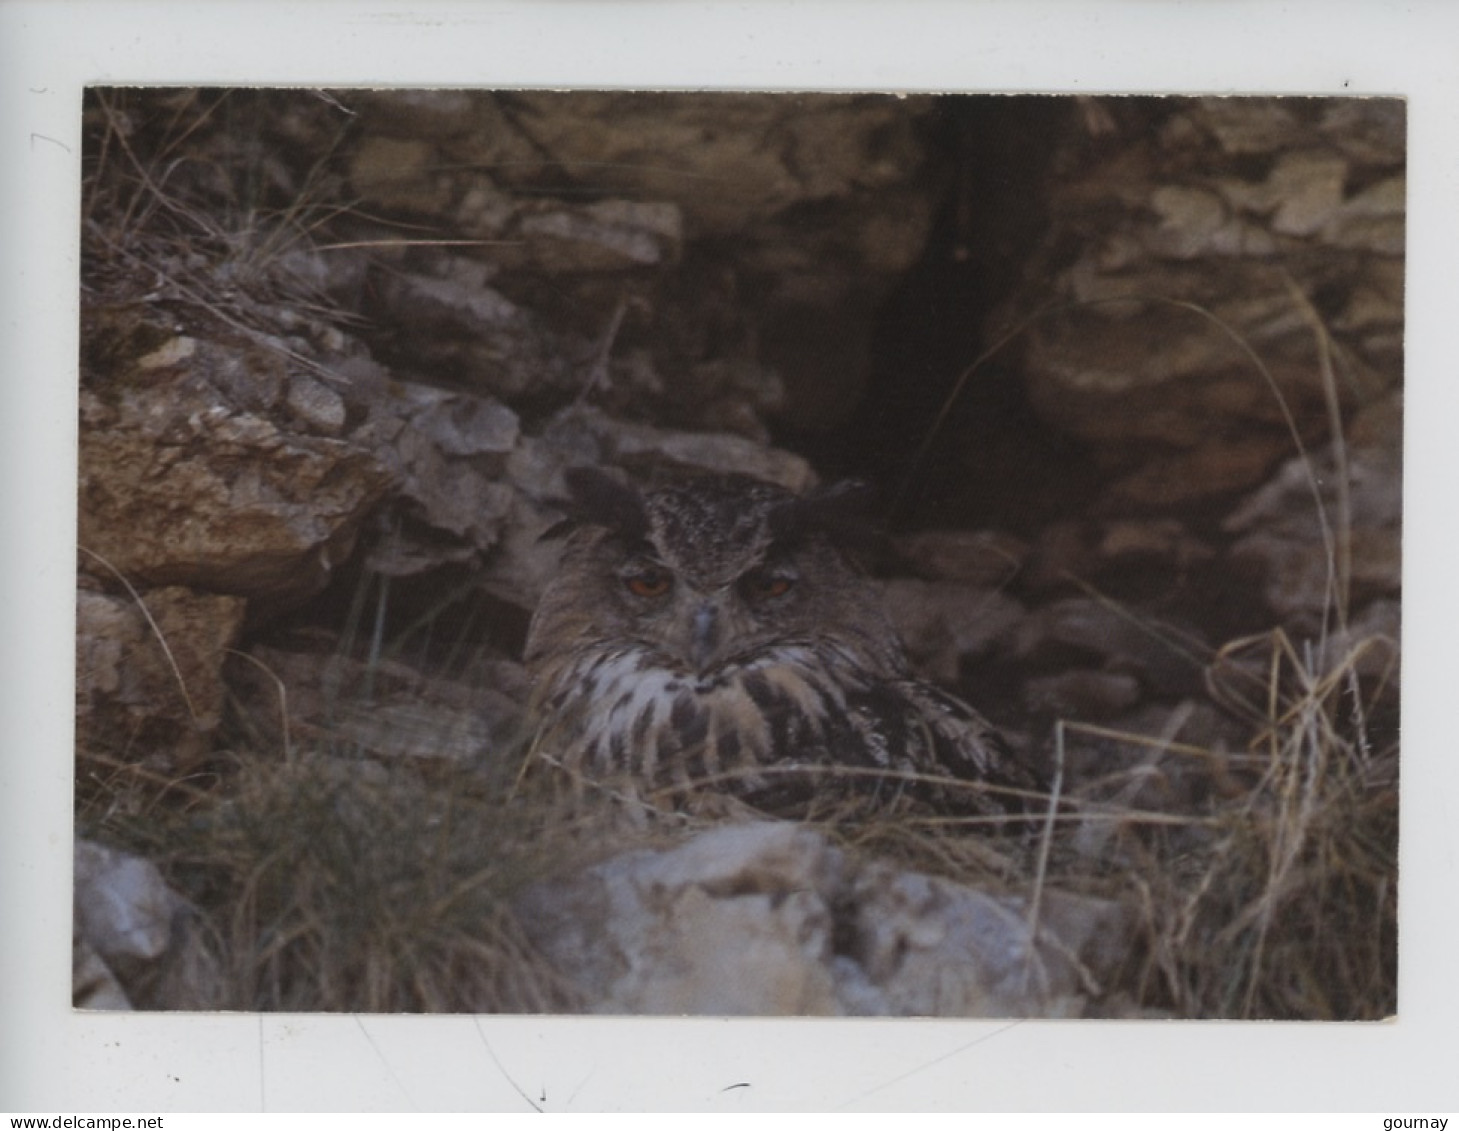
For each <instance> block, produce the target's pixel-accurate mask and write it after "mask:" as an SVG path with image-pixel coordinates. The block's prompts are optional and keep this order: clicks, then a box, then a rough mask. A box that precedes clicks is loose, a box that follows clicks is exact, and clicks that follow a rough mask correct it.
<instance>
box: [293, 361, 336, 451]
mask: <svg viewBox="0 0 1459 1131" xmlns="http://www.w3.org/2000/svg"><path fill="white" fill-rule="evenodd" d="M287 400H288V405H289V409H290V410H291V411H292V412H293V413H294V415H295V416H296V417H298V418H299V420H300V421H301V422H302V423H303V424H305V425H307V426H308V427H309V428H310V429H312V430H313V431H315V432H318V433H320V434H321V435H324V436H338V435H339V434H340V433H341V432H343V431H344V425H345V402H344V398H343V397H341V396H340V395H339V394H338V393H336V392H335V391H334V390H333V389H331V388H330V387H329V386H328V385H326V384H324V382H322V381H317V380H315V379H314V378H313V377H310V376H309V375H308V374H306V373H295V374H292V375H291V376H290V377H289V393H288V398H287Z"/></svg>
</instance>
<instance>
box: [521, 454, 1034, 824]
mask: <svg viewBox="0 0 1459 1131" xmlns="http://www.w3.org/2000/svg"><path fill="white" fill-rule="evenodd" d="M567 480H568V487H569V491H570V493H571V496H572V499H571V502H570V504H569V505H568V508H567V510H568V518H567V519H566V520H565V521H564V522H563V523H562V524H560V526H559V528H557V529H556V530H555V532H556V533H564V532H565V533H566V544H565V546H564V548H563V554H562V562H561V566H560V568H559V571H558V573H557V575H556V577H555V578H554V579H553V580H552V581H551V582H550V583H549V584H548V586H547V589H546V592H545V593H544V595H543V597H542V601H541V604H540V605H539V607H538V609H537V612H536V614H535V616H534V617H533V620H532V624H531V628H530V630H529V632H528V639H527V646H526V655H525V659H526V662H527V665H528V667H529V669H530V671H531V673H532V676H533V680H534V686H535V694H534V705H535V712H536V715H537V717H538V719H539V720H540V723H539V730H538V736H537V741H536V749H537V750H538V751H539V752H540V753H541V754H542V756H543V757H545V758H546V759H547V760H548V761H549V762H550V763H551V764H553V765H555V766H557V767H559V768H560V769H562V770H565V771H566V772H567V773H569V774H570V775H572V777H573V778H574V779H575V780H577V781H578V782H580V783H582V782H592V783H601V784H602V785H603V786H604V788H607V789H611V790H614V791H622V790H627V791H628V792H629V793H630V794H631V795H632V796H633V797H634V798H635V799H637V800H642V801H645V802H648V803H660V804H662V803H663V802H665V801H673V800H674V799H676V798H677V797H679V796H682V795H685V794H687V793H689V792H690V791H703V790H705V789H710V790H719V791H724V792H728V793H730V794H733V795H735V796H737V797H739V798H740V799H741V800H743V801H745V802H747V803H749V804H750V805H752V806H754V807H756V808H758V809H762V810H767V811H770V812H775V813H783V814H801V815H805V814H811V813H814V812H816V811H817V810H818V809H824V808H825V807H826V805H827V804H828V803H829V802H830V801H832V800H836V799H840V800H848V799H849V800H854V801H856V802H857V803H859V804H867V803H870V804H872V805H875V806H876V807H877V809H878V810H881V809H882V808H883V807H885V806H888V805H900V804H903V803H905V804H907V805H911V806H914V807H916V808H917V809H921V810H924V811H928V810H930V811H934V812H946V813H957V814H964V815H974V816H977V815H983V816H993V817H995V818H1000V819H1001V818H1003V817H1006V816H1007V815H1009V814H1022V813H1024V812H1026V811H1028V810H1029V809H1031V808H1033V807H1035V806H1036V802H1035V801H1034V799H1033V798H1032V797H1031V796H1030V795H1032V794H1035V793H1036V792H1037V790H1038V788H1039V782H1038V779H1037V778H1036V776H1035V775H1034V774H1033V773H1032V772H1030V771H1029V770H1028V769H1027V768H1025V767H1024V766H1022V765H1021V764H1020V763H1019V762H1018V761H1016V760H1015V758H1014V757H1013V755H1012V753H1011V752H1010V750H1009V749H1008V747H1007V746H1006V745H1005V743H1004V742H1003V740H1002V738H1001V737H1000V736H999V735H998V733H997V732H996V731H995V730H993V728H992V727H991V726H990V725H989V724H988V723H987V722H986V721H985V720H984V719H983V718H982V717H981V716H980V715H979V714H978V713H977V712H976V711H974V710H973V709H972V708H971V707H969V706H968V705H967V704H965V703H963V702H962V701H960V700H959V699H956V698H954V697H953V696H951V695H949V694H947V693H946V692H943V691H940V690H938V689H937V688H936V687H933V686H931V685H930V684H927V683H924V682H922V681H920V680H918V679H916V678H914V677H913V676H912V674H911V671H910V669H909V668H908V665H907V661H906V658H905V656H904V654H903V652H902V648H901V645H900V643H899V641H898V639H897V634H896V631H895V629H894V628H893V626H892V624H891V621H890V619H889V618H888V616H887V614H886V613H885V612H884V611H883V609H882V607H881V605H880V603H879V600H878V593H877V590H876V587H875V586H874V584H873V583H872V582H871V581H870V579H869V578H868V577H867V576H866V575H865V574H864V573H862V572H861V571H860V570H859V569H858V568H857V567H856V566H855V565H854V564H853V559H852V557H851V556H850V555H849V554H848V553H847V546H848V543H849V542H850V541H852V540H854V539H855V537H856V535H857V533H858V530H859V531H861V532H864V530H865V524H864V523H863V522H861V521H860V511H861V509H862V508H861V506H860V505H859V503H858V502H857V496H858V495H860V493H861V492H860V491H859V489H857V488H856V487H855V486H854V485H850V484H842V485H838V486H833V487H829V488H826V489H823V490H820V491H817V492H813V493H810V494H808V495H805V496H797V495H794V494H791V493H789V492H787V491H784V490H782V489H780V488H778V487H774V486H771V485H769V484H766V483H761V482H758V481H755V480H751V479H747V478H743V477H738V476H714V477H705V478H696V479H691V480H688V481H686V482H682V483H679V484H676V485H673V486H667V487H662V488H658V489H654V490H647V491H641V490H639V489H638V488H636V487H633V486H630V485H626V484H623V483H620V482H619V481H618V480H616V479H614V478H612V477H610V476H609V475H608V474H606V473H604V472H601V471H593V470H575V471H571V472H569V473H568V477H567Z"/></svg>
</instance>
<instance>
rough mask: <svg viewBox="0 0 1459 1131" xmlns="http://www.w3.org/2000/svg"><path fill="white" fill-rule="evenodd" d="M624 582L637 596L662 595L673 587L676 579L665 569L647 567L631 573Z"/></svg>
mask: <svg viewBox="0 0 1459 1131" xmlns="http://www.w3.org/2000/svg"><path fill="white" fill-rule="evenodd" d="M623 584H624V585H626V586H628V591H629V592H630V593H632V594H633V595H634V596H635V597H662V596H663V595H664V594H665V593H667V592H668V591H669V589H670V588H672V586H673V584H674V579H673V578H672V577H670V576H669V574H668V572H667V571H665V570H661V569H645V570H642V571H641V572H639V573H631V574H629V575H628V576H627V577H625V578H624V579H623Z"/></svg>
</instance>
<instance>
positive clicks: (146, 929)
mask: <svg viewBox="0 0 1459 1131" xmlns="http://www.w3.org/2000/svg"><path fill="white" fill-rule="evenodd" d="M73 898H74V917H75V940H74V945H73V956H74V962H73V967H74V969H73V975H74V976H75V977H76V982H75V989H76V991H77V992H78V995H83V994H84V1001H85V1002H86V1003H87V1005H88V1006H89V1007H90V1008H98V1009H117V1008H122V1009H124V1008H127V1007H128V1005H131V1006H135V1007H137V1008H145V1009H194V1010H196V1009H207V1008H209V1007H210V1006H211V1005H212V1004H213V1003H215V1002H217V1001H219V1000H221V987H220V984H219V981H218V978H219V971H218V970H217V968H216V964H215V962H214V960H213V958H212V956H211V955H210V954H209V952H208V950H207V949H206V947H205V946H204V945H203V936H202V933H201V929H200V927H199V926H198V923H197V919H196V912H195V911H194V910H193V908H192V907H191V906H190V905H189V904H188V903H187V901H186V900H184V899H183V898H182V897H181V896H179V895H178V894H177V893H176V892H174V891H173V890H172V889H171V888H169V887H168V886H167V884H166V883H165V882H164V881H163V879H162V875H161V873H159V872H158V871H157V868H156V866H155V865H153V864H151V863H150V862H148V861H146V860H143V859H142V858H141V857H138V856H132V855H130V854H129V853H125V852H121V851H119V850H117V849H114V848H108V847H106V846H104V845H100V844H96V843H93V842H91V841H87V840H77V841H76V852H75V887H74V893H73ZM98 964H100V965H98ZM106 975H110V978H108V977H107V976H106ZM119 995H120V996H119ZM78 1004H80V1003H79V1002H78Z"/></svg>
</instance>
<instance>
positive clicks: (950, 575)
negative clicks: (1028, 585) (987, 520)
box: [896, 530, 1029, 589]
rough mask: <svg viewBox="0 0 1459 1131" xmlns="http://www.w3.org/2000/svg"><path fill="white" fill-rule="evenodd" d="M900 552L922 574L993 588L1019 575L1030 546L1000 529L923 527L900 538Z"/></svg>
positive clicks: (910, 568)
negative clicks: (931, 528) (934, 528)
mask: <svg viewBox="0 0 1459 1131" xmlns="http://www.w3.org/2000/svg"><path fill="white" fill-rule="evenodd" d="M896 551H897V555H898V557H899V558H900V559H901V560H902V561H903V562H904V563H905V564H906V567H907V568H908V569H909V570H911V572H913V573H915V574H916V575H917V576H918V577H924V578H927V579H928V580H930V581H956V582H959V583H961V584H963V585H969V586H973V587H975V588H979V589H992V588H997V587H998V586H1000V585H1005V584H1007V583H1008V582H1009V581H1010V580H1012V579H1013V578H1014V577H1015V576H1017V574H1018V572H1019V571H1020V570H1021V569H1022V568H1023V563H1024V561H1025V560H1026V559H1027V557H1028V554H1029V546H1028V544H1027V543H1026V542H1023V541H1022V540H1021V539H1018V538H1015V537H1014V536H1013V535H1011V534H1005V533H1003V532H1002V531H998V530H920V531H918V532H917V533H915V534H907V535H903V536H902V537H900V538H898V539H897V540H896Z"/></svg>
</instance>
